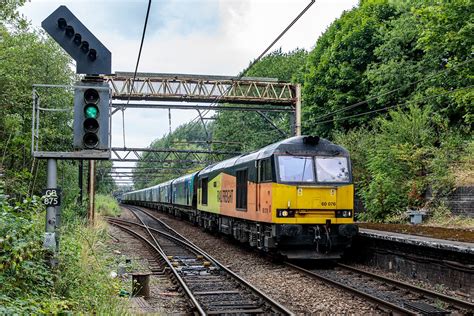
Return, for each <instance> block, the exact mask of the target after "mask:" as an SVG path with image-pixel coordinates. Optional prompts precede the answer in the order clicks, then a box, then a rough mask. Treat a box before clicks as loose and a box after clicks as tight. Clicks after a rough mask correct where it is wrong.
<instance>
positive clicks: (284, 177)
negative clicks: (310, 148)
mask: <svg viewBox="0 0 474 316" xmlns="http://www.w3.org/2000/svg"><path fill="white" fill-rule="evenodd" d="M278 168H279V171H280V180H281V181H282V182H314V168H313V159H312V157H304V156H279V157H278Z"/></svg>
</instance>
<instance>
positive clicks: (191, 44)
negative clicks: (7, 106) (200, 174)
mask: <svg viewBox="0 0 474 316" xmlns="http://www.w3.org/2000/svg"><path fill="white" fill-rule="evenodd" d="M357 2H358V1H357V0H316V3H315V4H314V5H313V6H312V7H311V8H310V9H309V10H308V11H307V12H306V14H305V15H304V16H303V17H302V18H301V19H300V20H299V21H298V22H297V23H296V24H295V25H294V26H293V27H292V28H291V29H290V30H289V31H288V32H287V33H286V34H285V36H284V37H283V38H282V39H281V40H280V41H279V42H278V43H277V44H276V45H275V46H274V48H273V49H272V50H274V49H277V48H280V47H281V48H282V49H283V50H284V51H290V50H293V49H295V48H305V49H307V50H310V49H312V48H313V47H314V45H315V43H316V40H317V38H318V37H319V36H320V35H321V33H322V32H324V31H325V30H326V28H327V27H328V26H329V25H330V24H331V22H332V21H334V19H336V18H337V17H339V16H340V15H341V14H342V12H343V11H344V10H350V9H351V8H352V7H354V6H356V5H357ZM308 3H309V1H308V0H285V1H284V0H160V1H156V0H155V1H153V2H152V5H151V10H150V16H149V20H148V26H147V32H146V36H145V42H144V45H143V50H142V56H141V59H140V65H139V68H138V71H139V72H161V73H163V72H167V73H195V74H215V75H237V74H238V73H239V72H240V71H241V70H242V69H244V68H245V67H246V66H247V65H248V64H249V62H250V61H251V60H253V59H255V58H256V57H257V56H258V55H260V53H261V52H262V51H263V50H264V49H265V48H266V47H267V46H268V45H269V44H270V43H271V42H272V41H273V40H274V39H275V38H276V36H277V35H278V34H279V33H280V32H281V31H283V29H284V28H285V27H286V26H287V25H288V24H289V23H290V22H291V21H292V20H293V19H294V18H295V17H296V16H297V15H298V13H299V12H300V11H301V10H302V9H303V8H304V7H306V5H307V4H308ZM60 5H66V6H67V7H68V8H69V9H70V10H71V11H72V12H73V13H74V15H76V17H77V18H79V19H80V20H81V21H82V23H83V24H84V25H86V26H87V27H88V28H89V30H90V31H91V32H92V33H94V34H95V35H96V37H97V38H99V40H101V41H102V43H103V44H104V45H105V46H106V47H107V48H108V49H109V50H110V51H111V52H112V72H118V71H134V69H135V64H136V60H137V56H138V50H139V47H140V39H141V35H142V31H143V24H144V20H145V15H146V9H147V5H148V1H146V0H140V1H139V0H103V1H100V0H94V1H92V0H74V1H68V0H62V1H57V0H36V1H35V0H32V1H31V2H30V3H27V4H26V5H25V6H24V7H23V8H21V10H20V12H21V13H22V14H24V15H25V16H26V17H27V18H28V19H29V20H31V22H32V24H33V25H34V26H37V27H40V25H41V21H42V20H44V19H45V18H46V17H47V16H48V15H49V14H50V13H52V12H53V11H54V10H55V9H56V8H57V7H58V6H60ZM171 113H172V128H173V129H174V128H176V127H177V126H179V125H180V124H182V123H185V122H187V121H189V120H191V119H192V118H194V117H195V116H196V114H197V113H196V112H194V111H186V110H172V112H171ZM121 119H122V117H121V114H120V112H117V114H115V115H114V117H113V122H112V145H113V146H123V138H122V129H121V128H122V121H121ZM125 130H126V146H127V147H147V146H148V145H149V144H150V143H151V142H152V141H153V140H154V139H156V138H159V137H161V136H163V135H165V134H166V133H167V132H168V130H169V125H168V111H167V110H145V109H128V110H126V111H125Z"/></svg>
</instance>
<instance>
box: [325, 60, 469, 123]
mask: <svg viewBox="0 0 474 316" xmlns="http://www.w3.org/2000/svg"><path fill="white" fill-rule="evenodd" d="M473 60H474V59H472V58H471V59H467V60H465V61H464V62H462V63H460V64H457V65H455V66H453V67H451V68H446V69H444V70H440V71H439V72H436V73H435V74H433V75H431V76H428V77H425V78H422V79H419V80H417V81H412V82H409V83H408V84H407V85H405V86H402V87H399V88H396V89H393V90H390V91H387V92H385V93H382V94H379V95H376V96H374V97H372V98H369V99H367V100H364V101H360V102H357V103H355V104H352V105H349V106H347V107H344V108H341V109H339V110H336V111H333V112H330V113H327V114H323V115H321V116H320V117H318V118H317V119H318V120H320V119H324V118H326V117H328V116H331V115H334V114H336V113H339V112H345V111H347V110H350V109H353V108H356V107H358V106H361V105H363V104H366V103H368V102H370V101H373V100H376V99H378V98H380V97H383V96H386V95H389V94H392V93H395V92H397V91H399V90H401V89H403V88H408V87H409V86H412V85H414V84H417V83H420V82H423V81H426V80H429V79H431V78H434V77H437V76H439V75H441V74H443V73H445V72H448V71H449V70H453V69H455V68H457V67H460V66H463V65H464V64H467V63H470V62H471V61H473ZM318 123H319V122H318Z"/></svg>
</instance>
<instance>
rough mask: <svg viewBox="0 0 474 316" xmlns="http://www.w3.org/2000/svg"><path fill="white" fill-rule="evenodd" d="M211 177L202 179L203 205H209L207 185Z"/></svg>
mask: <svg viewBox="0 0 474 316" xmlns="http://www.w3.org/2000/svg"><path fill="white" fill-rule="evenodd" d="M208 182H209V178H202V179H201V203H202V204H203V205H207V186H208Z"/></svg>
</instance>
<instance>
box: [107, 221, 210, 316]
mask: <svg viewBox="0 0 474 316" xmlns="http://www.w3.org/2000/svg"><path fill="white" fill-rule="evenodd" d="M111 219H112V218H106V220H107V222H109V223H110V224H111V225H114V226H116V227H118V228H120V229H122V230H124V231H126V232H127V233H129V234H131V235H133V236H135V237H136V238H138V239H140V240H141V241H143V242H145V243H146V244H147V245H148V246H150V247H151V248H152V249H153V250H155V251H156V253H158V254H159V255H160V257H161V258H162V259H163V261H165V262H166V264H167V265H168V267H169V268H170V270H171V272H172V273H173V275H174V276H175V278H176V279H177V280H178V282H179V284H180V286H181V288H182V289H183V290H184V291H185V293H186V296H188V298H189V299H190V300H191V302H192V303H193V305H194V307H195V308H196V309H197V311H198V312H199V314H200V315H203V316H204V315H206V313H205V312H204V310H203V308H202V306H201V305H200V304H199V302H198V301H197V300H196V297H195V296H194V295H193V294H192V292H191V290H190V289H189V288H188V286H187V285H186V283H185V282H184V280H183V279H182V278H181V276H180V275H179V273H178V272H177V271H176V269H175V268H174V267H173V265H172V264H171V262H170V261H169V259H168V258H167V257H166V255H165V254H164V253H163V250H162V249H161V247H159V245H158V244H157V245H156V246H155V245H153V243H151V242H150V241H149V240H148V239H147V238H146V237H144V236H142V235H140V234H139V233H137V232H135V231H133V230H132V229H130V228H128V227H126V226H124V225H121V224H120V223H117V222H114V221H115V220H111ZM122 223H124V224H132V223H133V222H126V221H123V220H122ZM133 224H138V223H133ZM144 226H145V227H146V225H144ZM150 234H151V233H150ZM152 238H153V239H154V237H153V236H152ZM157 246H158V247H159V248H158V247H157Z"/></svg>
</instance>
